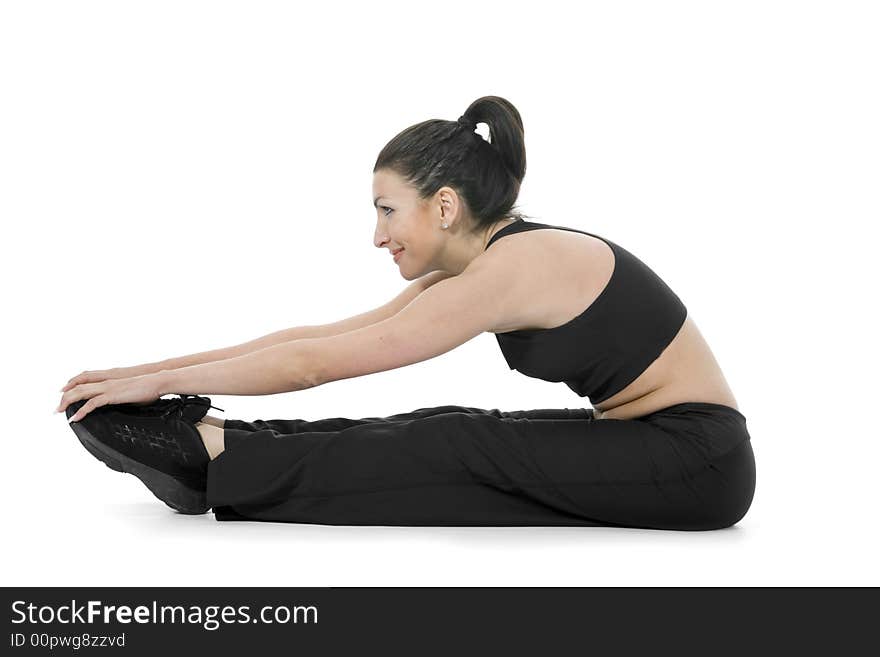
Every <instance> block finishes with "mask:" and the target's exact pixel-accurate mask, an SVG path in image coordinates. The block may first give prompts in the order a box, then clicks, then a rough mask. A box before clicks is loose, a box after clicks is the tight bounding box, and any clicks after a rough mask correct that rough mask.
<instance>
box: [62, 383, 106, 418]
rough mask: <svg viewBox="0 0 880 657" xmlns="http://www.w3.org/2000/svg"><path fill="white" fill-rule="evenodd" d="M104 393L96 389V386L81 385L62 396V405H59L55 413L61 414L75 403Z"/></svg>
mask: <svg viewBox="0 0 880 657" xmlns="http://www.w3.org/2000/svg"><path fill="white" fill-rule="evenodd" d="M102 392H103V390H101V389H100V388H99V387H96V386H95V385H94V384H80V385H78V386H76V387H75V388H73V389H71V390H70V391H68V392H65V393H64V394H63V395H62V396H61V403H60V404H58V408H57V409H55V412H56V413H61V412H62V411H64V410H65V409H66V408H67V407H68V406H70V405H71V404H72V403H73V402H75V401H79V400H80V399H85V398H87V397H94V396H96V395H98V394H100V393H102Z"/></svg>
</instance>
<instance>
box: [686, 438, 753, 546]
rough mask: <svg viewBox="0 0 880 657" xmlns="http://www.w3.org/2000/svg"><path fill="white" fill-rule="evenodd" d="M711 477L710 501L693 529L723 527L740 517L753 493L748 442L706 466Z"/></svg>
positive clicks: (748, 506) (750, 501) (750, 500)
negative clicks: (704, 515)
mask: <svg viewBox="0 0 880 657" xmlns="http://www.w3.org/2000/svg"><path fill="white" fill-rule="evenodd" d="M708 472H709V474H710V476H711V478H712V481H713V485H712V488H711V490H712V496H711V501H710V502H709V503H708V504H707V505H706V506H707V514H706V517H705V518H704V522H702V523H700V525H701V526H699V527H695V529H725V528H727V527H732V526H733V525H735V524H736V523H738V522H739V521H740V520H742V519H743V518H744V517H745V515H746V513H748V511H749V509H750V508H751V506H752V500H753V499H754V496H755V456H754V453H753V451H752V446H751V442H750V441H748V440H746V441H745V442H744V443H742V444H741V445H740V446H739V447H736V448H734V449H733V450H732V451H730V452H728V453H727V454H724V455H723V456H721V457H720V458H718V459H716V460H714V461H713V462H712V463H711V464H710V466H709V471H708Z"/></svg>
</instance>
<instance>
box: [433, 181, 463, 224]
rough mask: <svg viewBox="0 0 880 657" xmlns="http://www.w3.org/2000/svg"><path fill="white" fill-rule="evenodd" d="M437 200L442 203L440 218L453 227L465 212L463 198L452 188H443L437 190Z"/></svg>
mask: <svg viewBox="0 0 880 657" xmlns="http://www.w3.org/2000/svg"><path fill="white" fill-rule="evenodd" d="M437 198H438V199H439V201H440V214H441V216H440V218H442V219H443V220H444V221H445V222H446V223H447V224H449V225H450V226H452V223H453V222H454V221H458V219H459V217H461V215H462V211H463V210H464V204H463V203H462V198H461V196H459V195H458V192H456V191H455V190H454V189H452V187H441V188H440V189H439V190H437Z"/></svg>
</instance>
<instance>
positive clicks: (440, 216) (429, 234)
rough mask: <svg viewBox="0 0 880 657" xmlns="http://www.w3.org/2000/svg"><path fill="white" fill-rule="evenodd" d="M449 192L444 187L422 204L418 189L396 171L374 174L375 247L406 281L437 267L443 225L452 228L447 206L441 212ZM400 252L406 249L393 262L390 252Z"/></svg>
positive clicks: (383, 171)
mask: <svg viewBox="0 0 880 657" xmlns="http://www.w3.org/2000/svg"><path fill="white" fill-rule="evenodd" d="M450 191H451V190H450V189H449V188H443V189H442V190H440V191H438V192H437V194H436V195H435V199H433V200H431V201H423V200H421V199H419V197H418V194H417V193H416V190H415V189H414V188H413V187H412V186H410V185H408V184H407V183H406V182H405V181H404V180H403V179H402V178H401V177H400V176H398V175H397V174H396V173H394V172H393V171H389V170H386V169H380V170H379V171H377V172H376V173H375V174H373V199H374V205H375V207H376V232H375V234H374V235H373V244H374V245H375V246H376V247H378V248H380V249H387V250H388V251H389V255H388V260H389V262H391V263H393V264H394V265H395V266H397V267H398V269H399V271H400V274H401V276H403V277H404V278H405V279H407V280H414V279H416V278H419V277H420V276H422V275H424V274H426V273H428V272H430V271H433V270H434V269H437V268H438V267H437V262H438V260H439V258H440V252H441V250H442V248H443V245H444V235H442V234H441V230H440V224H441V223H442V222H443V221H444V220H446V222H447V223H448V224H449V225H450V228H451V227H452V222H451V221H450V219H451V214H450V213H449V212H448V209H449V205H448V203H447V205H446V206H443V207H444V211H443V212H442V213H441V205H442V203H443V202H444V195H448V194H449V192H450ZM456 202H457V201H456ZM442 232H443V233H445V232H446V231H442ZM399 249H403V250H402V251H400V254H399V255H398V256H397V257H396V259H394V260H392V256H391V255H390V253H392V252H394V251H397V250H399ZM395 260H396V262H395Z"/></svg>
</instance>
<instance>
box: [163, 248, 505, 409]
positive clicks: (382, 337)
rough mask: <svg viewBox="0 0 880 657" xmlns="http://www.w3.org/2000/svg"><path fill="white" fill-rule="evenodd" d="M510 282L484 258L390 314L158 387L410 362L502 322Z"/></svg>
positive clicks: (239, 391)
mask: <svg viewBox="0 0 880 657" xmlns="http://www.w3.org/2000/svg"><path fill="white" fill-rule="evenodd" d="M511 289H512V286H511V285H510V281H509V279H508V278H507V277H505V276H503V275H499V272H498V271H497V270H493V268H492V267H491V266H490V265H489V264H488V262H487V263H486V264H483V265H481V266H474V267H473V268H469V269H467V270H465V271H464V272H462V273H461V274H458V275H457V276H453V277H451V278H448V279H446V280H443V281H440V282H439V283H437V284H436V285H434V286H432V287H431V288H430V289H428V290H425V291H424V292H423V293H422V294H420V295H418V296H417V297H416V298H415V299H414V300H413V301H411V302H410V303H409V304H408V305H407V306H406V307H405V308H403V309H402V310H401V311H400V312H398V313H396V314H395V315H394V316H392V317H389V318H388V319H385V320H383V321H381V322H378V323H375V324H372V325H370V326H365V327H362V328H359V329H355V330H353V331H348V332H346V333H341V334H338V335H334V336H327V337H320V338H305V339H300V340H293V341H292V342H285V343H282V344H279V345H275V346H272V347H268V348H266V349H261V350H259V351H255V352H253V353H250V354H246V355H244V356H239V357H237V358H230V359H227V360H223V361H218V362H214V363H206V364H203V365H194V366H190V367H184V368H180V369H176V370H171V371H166V372H162V373H160V376H161V377H163V378H162V381H161V386H160V389H161V390H162V394H166V393H177V394H220V395H223V394H226V395H271V394H275V393H280V392H291V391H294V390H303V389H306V388H311V387H314V386H318V385H321V384H323V383H328V382H330V381H337V380H339V379H346V378H351V377H356V376H363V375H366V374H372V373H375V372H382V371H385V370H390V369H394V368H398V367H404V366H406V365H411V364H413V363H417V362H420V361H423V360H427V359H429V358H434V357H435V356H439V355H440V354H442V353H445V352H447V351H450V350H452V349H454V348H455V347H457V346H459V345H460V344H463V343H464V342H467V341H468V340H470V339H471V338H473V337H475V336H477V335H479V334H480V333H483V332H484V331H487V330H491V329H492V328H493V327H495V326H498V325H499V324H503V323H504V322H505V321H506V317H507V312H508V310H507V309H508V308H511V303H512V298H513V295H512V293H511Z"/></svg>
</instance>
